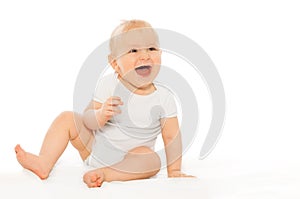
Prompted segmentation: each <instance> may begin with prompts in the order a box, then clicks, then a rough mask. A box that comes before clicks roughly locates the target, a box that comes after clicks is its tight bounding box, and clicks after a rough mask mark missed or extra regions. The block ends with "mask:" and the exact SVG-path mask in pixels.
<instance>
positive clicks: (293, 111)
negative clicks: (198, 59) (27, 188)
mask: <svg viewBox="0 0 300 199" xmlns="http://www.w3.org/2000/svg"><path fill="white" fill-rule="evenodd" d="M196 3H197V4H196ZM299 10H300V6H298V4H297V1H296V0H295V1H291V0H285V1H283V0H282V1H265V0H259V1H258V0H257V1H256V0H253V1H238V0H236V1H233V0H231V1H214V0H211V1H205V2H204V1H181V2H177V1H161V0H160V1H155V0H152V1H140V0H139V1H129V0H128V1H113V0H110V1H49V2H42V1H13V0H12V1H5V2H4V1H1V3H0V26H1V30H0V35H1V37H0V92H1V103H0V111H1V112H0V119H1V123H0V124H1V125H0V127H1V131H0V132H1V138H0V160H1V165H0V171H1V172H5V171H8V170H20V169H21V168H20V166H19V165H18V163H17V161H16V160H15V154H14V146H15V145H16V144H17V143H21V144H22V146H23V147H24V148H25V149H26V150H28V151H31V152H34V153H38V152H39V148H40V146H41V143H42V140H43V138H44V135H45V132H46V130H47V129H48V127H49V125H50V124H51V122H52V120H53V119H54V118H55V116H56V115H58V114H59V113H60V112H61V111H63V110H72V107H73V89H74V84H75V81H76V77H77V74H78V72H79V70H80V68H81V66H82V64H83V62H84V61H85V59H86V58H87V56H88V55H89V54H90V53H91V52H92V51H93V50H94V49H95V48H96V47H97V46H98V45H100V44H101V43H102V42H104V41H106V40H107V39H108V38H109V36H110V34H111V31H112V30H113V29H114V28H115V27H116V26H117V25H118V24H119V23H120V20H122V19H133V18H137V19H144V20H146V21H148V22H150V23H151V24H152V25H153V27H156V28H164V29H170V30H174V31H177V32H179V33H182V34H184V35H186V36H187V37H189V38H191V39H192V40H194V41H195V42H197V43H198V44H199V45H200V46H201V47H202V48H203V49H204V50H205V51H206V52H207V53H208V55H209V56H210V58H211V59H212V60H213V62H214V63H215V65H216V67H217V69H218V71H219V73H220V76H221V78H222V81H223V84H224V87H225V93H226V106H227V108H226V109H227V112H226V121H225V125H224V129H223V132H222V137H221V139H220V140H219V142H218V144H217V146H216V148H215V150H214V151H213V152H212V153H211V154H210V155H209V156H208V159H222V160H252V161H256V162H258V163H259V162H260V161H266V160H279V161H281V160H282V161H287V162H288V164H293V162H299V161H300V158H299V151H300V144H299V140H300V136H299V133H300V127H299V119H300V117H299V116H300V105H299V102H300V92H299V90H300V89H299V85H300V78H299V75H300V70H299V67H300V59H299V53H300V47H299V46H300V37H299V35H300V26H299V24H300V20H299V19H300V13H299ZM174 42H176V41H174ZM199 93H201V92H200V91H199ZM206 98H207V96H203V99H206ZM203 102H207V105H206V107H209V106H210V104H209V101H208V100H204V101H203ZM200 106H202V107H205V104H201V105H200ZM202 110H204V112H201V114H202V115H201V117H202V118H203V117H204V118H203V120H202V124H201V125H202V126H200V131H201V135H200V136H199V137H200V138H199V139H197V140H196V142H194V144H193V146H192V148H191V149H190V150H189V152H188V154H190V155H191V156H192V157H193V158H197V156H198V154H199V152H200V147H201V142H202V141H203V137H204V136H205V130H207V128H208V124H209V119H208V118H210V115H209V108H206V109H205V108H203V109H202ZM205 111H206V112H205ZM205 113H207V118H205ZM62 158H65V160H68V161H70V162H72V161H74V160H76V161H77V160H78V159H79V156H78V155H77V153H76V152H75V150H74V149H72V148H71V147H69V148H68V149H67V153H66V154H65V155H64V156H63V157H62Z"/></svg>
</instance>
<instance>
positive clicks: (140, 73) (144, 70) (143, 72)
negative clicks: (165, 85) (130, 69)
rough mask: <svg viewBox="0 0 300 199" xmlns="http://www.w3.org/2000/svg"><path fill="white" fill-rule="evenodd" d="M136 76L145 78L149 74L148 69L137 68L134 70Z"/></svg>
mask: <svg viewBox="0 0 300 199" xmlns="http://www.w3.org/2000/svg"><path fill="white" fill-rule="evenodd" d="M135 71H136V73H137V74H139V75H141V76H147V75H149V74H150V69H149V68H146V67H145V68H138V69H136V70H135Z"/></svg>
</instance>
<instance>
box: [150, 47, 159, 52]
mask: <svg viewBox="0 0 300 199" xmlns="http://www.w3.org/2000/svg"><path fill="white" fill-rule="evenodd" d="M148 49H149V50H150V51H157V50H158V49H157V48H155V47H150V48H148Z"/></svg>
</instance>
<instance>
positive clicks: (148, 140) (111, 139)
mask: <svg viewBox="0 0 300 199" xmlns="http://www.w3.org/2000/svg"><path fill="white" fill-rule="evenodd" d="M154 86H155V88H156V90H155V91H154V92H153V93H151V94H148V95H138V94H134V93H132V92H131V91H129V90H128V89H127V88H126V87H125V86H124V85H123V84H122V83H121V82H120V81H119V80H118V78H117V74H116V73H114V74H109V75H107V76H104V77H103V78H102V79H100V80H99V82H98V85H97V87H96V90H95V93H94V98H93V100H94V101H97V102H100V103H104V102H105V101H106V100H107V99H108V98H109V97H111V96H119V97H120V98H121V101H122V102H123V103H124V104H123V105H120V106H119V108H120V109H121V113H120V114H118V115H116V116H114V117H112V118H111V119H110V120H109V121H108V122H107V123H106V124H105V126H104V127H103V128H102V129H99V130H97V131H94V134H95V141H94V144H93V147H92V153H91V155H90V157H89V158H88V159H87V161H86V162H87V164H88V165H90V166H93V167H97V168H100V167H103V166H109V165H112V164H115V163H117V162H119V161H121V160H122V159H123V158H124V156H125V155H126V154H127V152H128V151H129V150H131V149H133V148H136V147H138V146H147V147H149V148H151V149H154V145H155V141H156V138H157V136H158V135H159V134H160V133H161V124H160V119H161V118H167V117H175V116H177V108H176V103H175V99H174V96H173V94H172V93H171V91H170V90H168V89H167V88H166V87H163V86H162V85H160V84H158V83H154Z"/></svg>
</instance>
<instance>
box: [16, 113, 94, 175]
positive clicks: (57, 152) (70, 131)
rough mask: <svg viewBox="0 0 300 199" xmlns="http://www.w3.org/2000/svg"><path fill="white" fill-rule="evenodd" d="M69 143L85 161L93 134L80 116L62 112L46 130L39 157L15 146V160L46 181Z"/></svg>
mask: <svg viewBox="0 0 300 199" xmlns="http://www.w3.org/2000/svg"><path fill="white" fill-rule="evenodd" d="M69 141H70V142H71V143H72V145H73V146H74V147H75V148H76V149H77V150H78V151H79V153H80V156H81V158H82V159H85V158H87V157H88V155H89V154H90V149H91V144H92V141H93V134H92V132H91V131H90V130H89V129H87V128H86V127H85V125H84V124H83V121H82V117H81V115H79V114H77V113H73V112H63V113H61V114H60V115H59V116H58V117H57V118H56V119H55V120H54V121H53V123H52V124H51V126H50V128H49V129H48V132H47V134H46V136H45V138H44V142H43V145H42V147H41V150H40V153H39V155H34V154H31V153H28V152H25V151H24V150H23V149H22V148H21V147H20V145H17V146H16V147H15V151H16V156H17V160H18V161H19V163H20V164H21V165H22V166H23V167H24V168H25V169H29V170H31V171H32V172H34V173H35V174H36V175H38V176H39V177H40V178H41V179H46V178H47V177H48V176H49V173H50V171H51V169H52V168H53V166H54V165H55V163H56V161H57V160H58V158H59V157H60V156H61V154H62V153H63V152H64V150H65V149H66V147H67V145H68V142H69Z"/></svg>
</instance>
